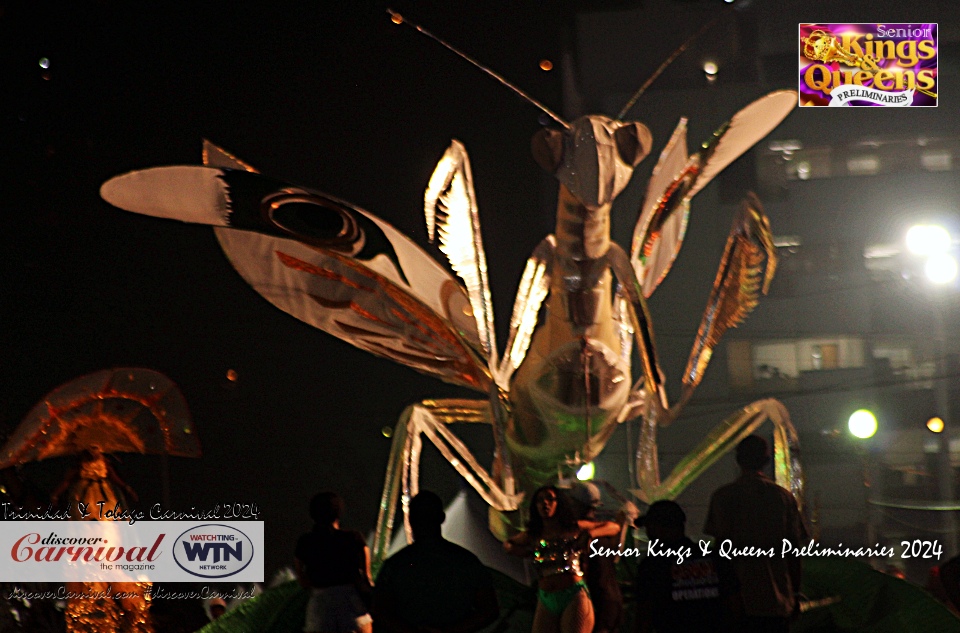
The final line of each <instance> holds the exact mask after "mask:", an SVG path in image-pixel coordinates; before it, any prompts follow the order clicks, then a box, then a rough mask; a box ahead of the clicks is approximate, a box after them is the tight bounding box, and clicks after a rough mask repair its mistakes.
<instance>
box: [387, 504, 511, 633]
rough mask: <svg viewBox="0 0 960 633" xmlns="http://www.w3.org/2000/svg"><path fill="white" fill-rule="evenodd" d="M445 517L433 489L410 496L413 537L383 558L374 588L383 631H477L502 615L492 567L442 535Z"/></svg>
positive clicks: (434, 632) (395, 632)
mask: <svg viewBox="0 0 960 633" xmlns="http://www.w3.org/2000/svg"><path fill="white" fill-rule="evenodd" d="M445 519H446V515H445V514H444V511H443V502H442V501H440V497H438V496H437V495H435V494H434V493H432V492H427V491H421V492H420V494H418V495H417V496H415V497H414V498H413V499H412V500H411V501H410V527H411V529H412V530H413V543H412V544H411V545H408V546H406V547H405V548H403V549H402V550H400V551H399V552H397V553H396V554H394V555H393V556H391V557H390V558H388V559H387V560H386V561H385V562H384V563H383V567H382V568H381V569H380V574H379V575H378V576H377V585H376V587H375V588H374V599H373V612H374V616H375V618H376V622H377V631H378V633H380V632H381V631H386V632H388V633H426V632H430V633H473V632H474V631H479V630H480V629H482V628H484V627H486V626H489V625H490V624H492V623H493V622H495V621H496V619H497V617H498V616H499V614H500V609H499V607H498V605H497V594H496V592H495V591H494V588H493V579H492V578H491V576H490V572H489V570H487V568H486V567H484V566H483V564H482V563H481V562H480V559H478V558H477V557H476V556H475V555H473V554H472V553H471V552H469V551H467V550H466V549H464V548H462V547H460V546H459V545H456V544H454V543H451V542H450V541H448V540H446V539H444V538H443V536H442V535H441V534H440V526H441V524H442V523H443V522H444V520H445Z"/></svg>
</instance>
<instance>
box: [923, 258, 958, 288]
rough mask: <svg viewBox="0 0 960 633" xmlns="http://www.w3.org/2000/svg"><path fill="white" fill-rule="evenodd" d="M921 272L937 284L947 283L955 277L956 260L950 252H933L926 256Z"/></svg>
mask: <svg viewBox="0 0 960 633" xmlns="http://www.w3.org/2000/svg"><path fill="white" fill-rule="evenodd" d="M923 272H924V273H925V274H926V275H927V279H929V280H930V281H932V282H933V283H935V284H937V285H938V286H942V285H943V284H948V283H950V282H951V281H953V280H954V279H956V278H957V260H956V259H954V258H953V255H951V254H950V253H935V254H933V255H930V256H929V257H928V258H927V263H926V264H925V265H924V266H923Z"/></svg>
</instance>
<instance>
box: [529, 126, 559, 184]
mask: <svg viewBox="0 0 960 633" xmlns="http://www.w3.org/2000/svg"><path fill="white" fill-rule="evenodd" d="M530 150H531V151H532V152H533V159H534V160H535V161H536V162H537V164H538V165H540V167H541V168H542V169H543V170H544V171H546V172H547V173H548V174H553V173H556V171H557V169H559V168H560V163H561V162H563V132H561V131H560V130H555V129H552V128H544V129H542V130H540V131H539V132H537V133H536V134H534V135H533V138H532V139H530Z"/></svg>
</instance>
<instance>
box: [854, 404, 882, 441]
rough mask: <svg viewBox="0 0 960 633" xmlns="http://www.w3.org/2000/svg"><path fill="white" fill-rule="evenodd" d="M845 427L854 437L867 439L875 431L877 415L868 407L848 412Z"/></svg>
mask: <svg viewBox="0 0 960 633" xmlns="http://www.w3.org/2000/svg"><path fill="white" fill-rule="evenodd" d="M847 428H848V429H850V434H851V435H853V436H854V437H856V438H858V439H861V440H867V439H870V438H871V437H873V436H874V435H875V434H876V433H877V416H875V415H873V412H872V411H870V410H868V409H859V410H857V411H854V412H853V413H851V414H850V419H849V420H847Z"/></svg>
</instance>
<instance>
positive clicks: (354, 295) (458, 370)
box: [100, 154, 491, 393]
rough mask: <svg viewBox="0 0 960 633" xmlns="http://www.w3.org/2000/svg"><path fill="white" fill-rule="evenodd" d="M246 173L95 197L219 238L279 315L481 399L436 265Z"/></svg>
mask: <svg viewBox="0 0 960 633" xmlns="http://www.w3.org/2000/svg"><path fill="white" fill-rule="evenodd" d="M216 156H217V157H216V158H215V160H218V161H219V160H227V159H226V158H224V156H223V155H219V154H217V155H216ZM227 156H228V155H227ZM246 169H247V167H246V166H244V170H242V171H238V170H232V169H222V168H221V169H217V168H212V167H199V166H180V167H158V168H153V169H147V170H143V171H135V172H130V173H128V174H123V175H121V176H117V177H115V178H113V179H111V180H109V181H107V182H106V183H104V185H103V186H102V187H101V190H100V193H101V196H102V197H103V198H104V199H105V200H106V201H107V202H110V203H111V204H113V205H114V206H117V207H120V208H122V209H126V210H128V211H134V212H137V213H143V214H145V215H153V216H156V217H164V218H172V219H179V220H182V221H186V222H194V223H201V224H210V225H213V226H216V227H225V228H223V230H222V231H221V232H220V234H219V235H218V239H219V240H220V242H221V245H222V246H223V248H224V251H225V252H226V254H227V257H228V258H229V259H230V262H231V264H233V266H234V268H236V269H237V271H238V272H239V273H240V274H241V276H243V278H244V279H245V280H246V281H247V282H248V283H249V284H250V285H251V286H253V288H254V289H255V290H256V291H257V292H258V293H260V294H261V295H262V296H263V297H264V298H266V299H267V300H268V301H270V302H271V303H272V304H274V305H275V306H277V307H278V308H280V309H281V310H284V311H285V312H287V313H289V314H291V315H293V316H295V317H297V318H298V319H300V320H302V321H304V322H306V323H309V324H310V325H313V326H314V327H317V328H319V329H321V330H324V331H325V332H328V333H330V334H333V335H334V336H337V337H338V338H341V339H343V340H345V341H347V342H348V343H351V344H352V345H355V346H356V347H359V348H360V349H364V350H366V351H369V352H371V353H373V354H376V355H378V356H383V357H385V358H389V359H391V360H394V361H396V362H398V363H400V364H402V365H406V366H408V367H412V368H414V369H416V370H417V371H420V372H423V373H426V374H430V375H433V376H436V377H438V378H440V379H441V380H444V381H446V382H450V383H453V384H457V385H462V386H466V387H471V388H473V389H476V390H478V391H481V392H484V393H486V392H488V390H489V387H490V384H491V378H490V374H489V372H488V369H487V367H486V362H485V358H484V354H483V351H482V346H481V344H480V340H479V336H478V334H477V330H476V322H475V321H474V320H473V319H472V318H469V317H468V316H467V315H468V314H469V313H470V304H469V299H468V297H467V295H466V292H465V291H464V290H463V287H462V286H461V285H460V284H459V283H457V281H456V279H455V278H453V277H452V276H451V275H450V274H449V273H447V272H446V271H445V270H444V269H443V267H442V266H440V264H439V263H437V262H436V261H434V260H433V258H431V257H430V256H429V255H427V254H426V253H425V252H423V251H422V250H421V249H420V248H419V247H418V246H417V245H416V244H414V243H413V242H412V241H411V240H410V239H409V238H407V237H405V236H404V235H403V234H401V233H400V232H399V231H397V230H396V229H394V228H393V227H392V226H390V225H389V224H387V223H386V222H384V221H383V220H380V219H379V218H377V217H376V216H374V215H372V214H370V213H368V212H366V211H364V210H362V209H359V208H357V207H354V206H352V205H350V204H348V203H346V202H344V201H342V200H338V199H336V198H333V197H331V196H327V195H326V194H323V193H320V192H317V191H313V190H310V189H305V188H302V187H297V186H293V185H289V184H287V183H283V182H280V181H276V180H272V179H269V178H266V177H264V176H261V175H259V174H256V173H253V172H250V171H246ZM238 229H239V230H238Z"/></svg>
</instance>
